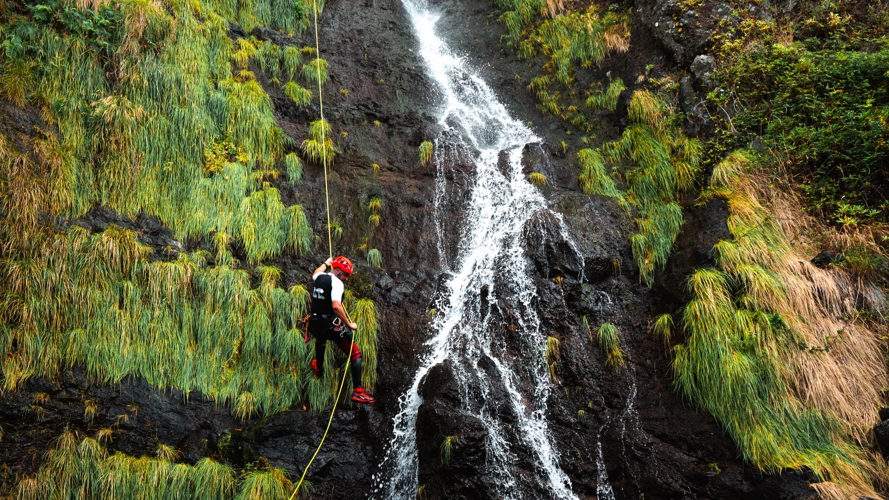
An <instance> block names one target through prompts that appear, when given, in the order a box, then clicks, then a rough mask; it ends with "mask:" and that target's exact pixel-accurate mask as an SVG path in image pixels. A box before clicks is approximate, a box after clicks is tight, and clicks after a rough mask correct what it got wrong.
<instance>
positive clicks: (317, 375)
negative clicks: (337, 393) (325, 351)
mask: <svg viewBox="0 0 889 500" xmlns="http://www.w3.org/2000/svg"><path fill="white" fill-rule="evenodd" d="M312 373H314V374H315V378H321V370H319V369H318V360H317V359H313V360H312Z"/></svg>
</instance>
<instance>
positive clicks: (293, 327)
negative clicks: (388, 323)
mask: <svg viewBox="0 0 889 500" xmlns="http://www.w3.org/2000/svg"><path fill="white" fill-rule="evenodd" d="M102 3H103V2H98V4H102ZM233 22H237V23H239V24H240V25H241V27H242V28H245V29H247V30H250V29H252V28H253V27H255V26H257V24H262V25H264V26H270V27H272V28H277V29H281V30H284V31H287V32H291V33H295V32H298V31H302V30H303V29H304V28H305V26H306V25H307V22H308V18H307V17H306V8H305V4H304V3H303V2H295V3H294V2H281V1H271V0H253V1H251V2H249V3H241V4H237V5H235V4H232V3H230V2H214V1H204V2H184V1H178V0H170V1H165V2H155V3H152V2H144V1H140V0H133V1H124V2H120V3H116V4H110V3H105V4H104V5H102V6H101V7H98V8H97V10H89V9H83V8H80V7H79V6H78V5H77V4H75V2H73V1H55V0H53V1H50V2H38V3H32V4H30V5H29V6H20V5H12V4H8V3H7V4H2V5H0V50H2V51H3V54H4V57H3V58H2V59H0V66H2V68H0V69H2V71H0V93H2V96H3V97H6V98H8V99H10V100H11V101H12V102H14V103H15V104H16V105H17V106H20V107H23V110H24V112H23V115H29V114H39V115H40V119H36V117H35V119H36V122H35V123H36V126H35V128H34V130H33V131H30V130H25V131H22V132H17V131H16V129H15V128H10V127H3V133H2V134H0V188H2V192H3V193H4V196H3V197H2V199H0V212H2V213H3V214H4V217H3V218H2V221H0V241H2V256H3V258H2V259H0V276H2V278H3V280H4V282H6V283H9V285H8V286H4V287H3V288H2V289H0V305H2V306H3V308H2V312H0V319H2V323H0V359H2V372H0V373H2V390H4V391H10V390H15V389H16V388H17V387H19V386H21V384H22V383H23V382H24V381H26V380H27V379H29V378H30V377H35V376H42V377H50V378H51V377H57V376H59V375H60V374H61V373H62V371H63V370H65V369H67V368H69V367H72V366H75V365H76V366H79V367H84V368H85V369H86V371H87V372H88V373H89V374H90V375H92V376H93V377H95V378H96V379H97V380H101V381H104V382H111V383H113V382H117V381H119V380H121V379H122V378H123V377H126V376H138V377H141V378H144V379H145V380H147V381H148V382H149V383H151V384H153V385H155V386H158V387H172V388H177V389H179V390H181V391H183V393H185V394H187V393H189V392H190V391H201V392H203V393H205V394H207V395H209V396H211V397H213V398H215V399H217V400H218V401H220V403H223V404H226V405H227V406H228V407H229V408H231V409H232V411H233V412H234V413H235V414H236V415H237V416H239V417H240V418H248V417H251V416H253V415H257V414H262V415H268V414H270V413H274V412H277V411H281V410H283V409H285V408H287V407H289V406H291V405H292V404H294V403H297V402H300V401H309V402H310V404H311V405H312V407H313V408H315V409H319V408H321V405H323V404H326V403H327V402H328V401H329V399H330V397H331V396H330V394H331V393H332V390H333V387H330V385H329V384H328V385H323V384H321V383H319V382H317V381H315V380H314V377H312V376H310V375H308V376H307V375H306V374H307V370H308V362H309V359H310V358H311V353H310V352H309V351H310V344H305V343H304V342H303V341H302V333H301V332H300V331H299V328H300V327H301V325H300V323H299V322H298V319H299V318H300V317H301V316H302V314H304V312H305V309H306V307H307V304H308V295H307V293H306V291H305V289H304V288H303V287H302V286H300V285H298V286H294V287H292V288H290V290H289V291H288V289H287V288H285V284H284V283H282V278H281V272H280V270H278V269H277V268H275V267H274V266H270V265H268V263H269V262H270V261H273V260H275V259H278V258H279V257H281V256H282V255H284V254H285V253H290V254H294V255H302V254H305V253H307V252H310V251H311V250H312V247H313V244H314V235H313V232H312V229H311V227H310V225H309V221H308V218H307V216H306V214H305V212H304V211H303V208H302V206H300V205H298V204H291V205H290V206H287V205H285V202H284V200H282V196H281V194H280V192H279V191H278V189H277V188H276V187H274V186H273V185H271V182H273V181H275V180H276V179H277V178H278V177H279V175H280V172H279V169H280V170H283V169H286V172H287V174H288V177H289V179H290V180H291V181H298V180H299V178H300V177H301V175H302V164H301V161H300V160H299V158H298V157H297V156H296V155H295V154H293V153H290V154H288V155H286V156H285V155H284V153H285V148H286V147H287V146H289V143H290V139H289V138H288V137H286V136H285V134H284V132H283V130H282V129H281V127H279V126H278V124H277V122H276V119H275V116H274V114H273V111H272V103H271V99H270V97H269V95H268V94H267V93H266V91H265V90H264V89H263V87H262V86H261V85H260V84H259V82H258V81H257V80H256V78H255V77H254V75H253V73H252V72H250V71H248V69H247V68H248V65H250V64H253V65H255V66H252V67H254V68H256V67H258V68H259V69H260V70H262V71H263V72H266V73H267V76H270V77H272V78H276V77H278V76H280V77H282V78H293V77H295V76H296V73H297V71H298V65H299V64H300V61H301V57H300V54H299V52H298V51H296V49H294V48H292V47H288V48H286V49H283V50H282V49H281V48H280V47H278V46H277V45H274V44H272V43H270V42H263V41H258V40H254V41H249V40H244V39H239V40H236V41H233V40H232V38H230V32H229V23H233ZM22 82H27V83H28V84H27V85H26V86H22V85H21V83H22ZM4 119H5V118H4ZM331 158H332V155H329V156H328V157H327V159H328V160H329V159H331ZM276 185H277V184H276ZM96 205H100V206H103V207H107V208H110V209H112V210H115V211H117V212H119V213H121V214H124V215H128V216H130V217H131V218H133V219H135V218H136V216H138V215H140V214H149V215H156V216H158V217H159V218H160V219H161V221H162V222H163V223H164V224H165V225H166V226H167V227H169V228H170V229H171V230H172V232H173V235H174V236H175V238H176V239H177V240H178V241H179V242H185V243H186V245H185V246H188V247H190V248H205V249H211V250H212V251H210V252H208V251H206V250H196V251H191V252H187V251H184V250H183V249H182V248H180V247H179V244H178V242H177V243H176V244H175V245H172V246H171V247H169V248H166V249H152V248H150V247H146V246H144V245H142V244H141V243H139V235H138V234H136V233H135V232H134V231H131V230H127V229H122V228H118V227H115V226H113V225H112V226H109V227H108V228H107V229H105V230H104V231H102V232H99V233H95V234H91V233H89V232H88V231H86V230H84V229H81V228H79V227H77V226H72V225H69V222H68V221H70V220H74V219H75V218H77V217H80V216H82V215H84V213H85V212H87V211H88V210H89V209H90V208H91V207H94V206H96ZM174 247H176V248H174ZM257 283H258V284H257ZM346 306H347V308H348V310H349V312H350V314H353V315H354V316H353V317H354V318H355V319H356V321H358V323H359V324H360V325H361V328H362V331H361V333H362V335H361V337H362V338H361V340H360V342H359V343H360V346H361V349H362V352H363V353H364V356H365V358H364V359H365V366H367V367H368V368H367V369H366V370H365V375H364V376H365V385H366V386H367V387H372V386H373V384H374V382H375V377H376V373H375V342H376V337H375V336H376V328H377V323H376V311H375V309H374V307H373V304H372V303H370V302H369V301H367V300H366V299H358V298H351V297H350V299H349V300H348V301H347V303H346ZM328 352H329V353H330V354H329V356H330V359H329V360H328V362H327V364H326V365H327V366H328V367H331V368H330V369H331V370H334V369H336V368H335V365H338V364H340V362H339V358H338V357H336V356H335V354H334V353H333V352H332V350H328ZM312 387H315V389H314V391H315V393H316V394H317V393H318V392H319V391H321V392H325V393H326V394H327V396H326V398H325V397H321V398H314V399H313V398H311V397H310V389H311V388H312Z"/></svg>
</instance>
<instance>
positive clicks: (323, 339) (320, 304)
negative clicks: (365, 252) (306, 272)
mask: <svg viewBox="0 0 889 500" xmlns="http://www.w3.org/2000/svg"><path fill="white" fill-rule="evenodd" d="M352 269H353V265H352V261H350V260H349V259H347V258H346V257H343V256H342V255H340V256H338V257H336V258H328V259H327V260H326V261H324V263H323V264H321V265H320V266H318V268H317V269H315V271H314V272H313V273H312V311H311V316H310V317H309V333H310V334H311V335H312V336H313V337H314V338H315V358H314V359H312V365H311V366H312V372H313V373H314V374H315V378H321V376H322V374H323V373H324V351H325V350H326V349H327V341H328V340H332V341H333V342H334V343H336V345H338V346H339V348H340V349H342V351H343V352H344V353H346V355H348V356H349V357H350V358H351V360H352V362H351V365H350V369H351V370H352V387H353V388H354V389H353V391H352V401H355V402H357V403H364V404H372V403H375V402H376V399H374V397H373V396H371V395H370V394H369V393H368V392H367V391H366V390H365V389H364V385H362V383H361V351H360V350H359V349H358V344H356V343H355V342H353V341H352V335H353V333H354V332H355V331H356V330H357V329H358V325H357V324H356V323H353V322H352V321H351V320H350V319H349V316H348V315H347V314H346V309H345V308H343V293H344V291H345V285H344V283H343V282H344V281H348V279H349V277H350V276H351V275H352ZM328 270H330V271H329V272H328Z"/></svg>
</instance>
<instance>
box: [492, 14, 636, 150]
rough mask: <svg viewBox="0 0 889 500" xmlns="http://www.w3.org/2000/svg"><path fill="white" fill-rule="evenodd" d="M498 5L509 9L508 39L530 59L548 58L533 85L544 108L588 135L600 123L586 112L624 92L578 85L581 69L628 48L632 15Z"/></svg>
mask: <svg viewBox="0 0 889 500" xmlns="http://www.w3.org/2000/svg"><path fill="white" fill-rule="evenodd" d="M497 3H498V5H499V6H500V7H501V8H503V9H504V12H503V14H502V15H501V17H500V19H501V20H502V21H503V23H504V24H505V25H506V27H507V30H508V34H507V37H506V38H507V41H508V42H509V43H510V44H512V45H513V46H514V47H516V49H517V50H518V52H519V54H520V55H521V56H522V57H524V58H526V59H529V60H532V59H534V58H535V57H537V56H543V58H544V59H545V60H546V62H545V63H544V64H543V67H542V68H541V74H539V75H536V76H534V77H533V78H531V80H530V82H529V85H528V88H529V89H530V90H531V91H532V92H533V93H534V94H535V95H536V96H537V98H538V99H539V100H540V105H539V108H540V109H541V110H542V111H544V112H547V113H551V114H553V115H555V116H559V117H561V118H563V119H564V120H566V121H568V122H570V123H571V124H572V125H574V126H575V127H577V128H578V129H580V130H581V131H582V132H584V133H586V134H590V133H592V132H593V130H595V129H596V128H597V127H598V124H597V122H596V121H595V120H594V119H593V117H592V116H591V115H590V114H589V113H585V108H589V110H590V111H596V110H597V109H599V108H601V107H603V106H601V104H606V105H607V104H608V102H609V100H613V101H614V102H615V103H616V101H617V96H618V95H619V94H620V90H617V89H618V86H612V85H609V86H608V87H606V88H604V89H603V88H602V86H601V85H600V84H598V83H595V84H593V85H591V86H590V87H589V88H583V87H581V86H579V85H576V84H575V83H576V71H577V69H578V68H591V67H599V66H601V64H602V62H603V61H604V60H605V58H606V57H607V56H608V55H609V54H611V53H615V52H626V51H627V50H628V49H629V28H628V19H629V16H628V15H627V14H626V13H622V12H619V11H617V10H608V11H605V12H603V11H602V10H601V9H600V8H598V7H597V6H595V5H591V6H589V7H587V8H586V9H585V10H583V11H578V12H573V11H570V10H566V11H564V12H563V8H561V7H560V6H559V4H562V3H563V2H553V1H544V0H498V2H497ZM616 81H619V79H618V80H616ZM621 85H622V84H621ZM600 101H601V102H600ZM613 107H614V106H613V105H612V106H611V108H612V109H613Z"/></svg>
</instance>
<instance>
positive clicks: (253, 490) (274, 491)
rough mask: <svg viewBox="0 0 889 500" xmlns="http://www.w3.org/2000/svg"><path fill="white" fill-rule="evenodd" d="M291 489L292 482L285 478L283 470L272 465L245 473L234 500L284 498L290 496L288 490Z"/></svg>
mask: <svg viewBox="0 0 889 500" xmlns="http://www.w3.org/2000/svg"><path fill="white" fill-rule="evenodd" d="M291 490H293V483H292V482H290V480H289V479H287V475H286V474H285V473H284V471H283V470H281V469H277V468H274V467H272V468H269V469H268V470H264V471H253V472H251V473H249V474H247V476H246V477H245V478H244V481H243V483H242V485H241V489H240V491H238V494H237V496H236V497H235V500H267V499H286V498H289V497H290V495H288V492H289V491H291Z"/></svg>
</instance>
